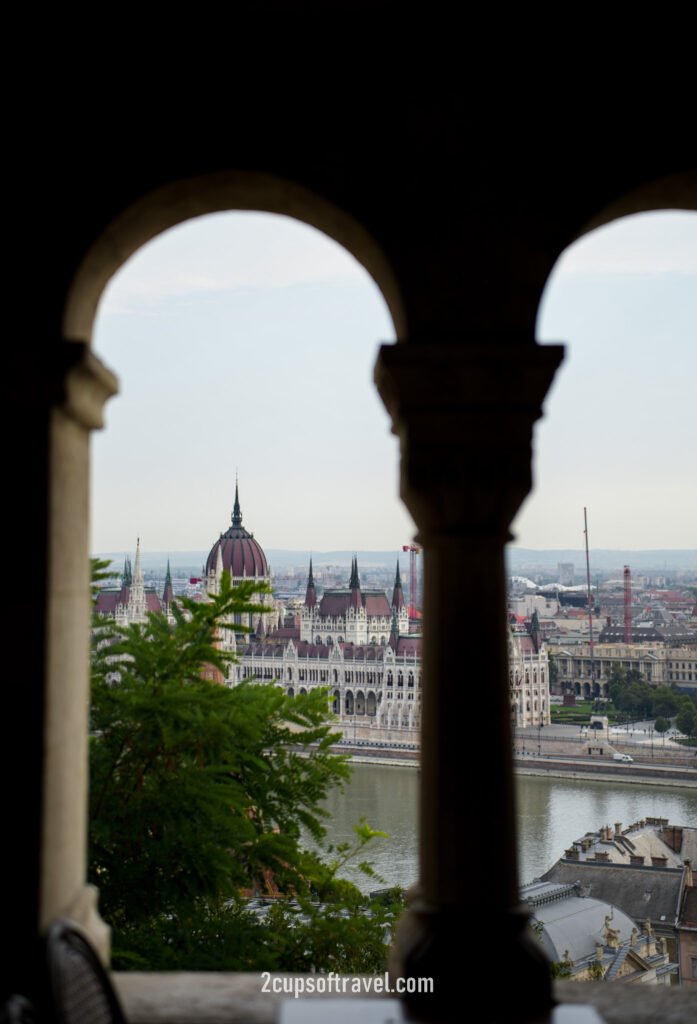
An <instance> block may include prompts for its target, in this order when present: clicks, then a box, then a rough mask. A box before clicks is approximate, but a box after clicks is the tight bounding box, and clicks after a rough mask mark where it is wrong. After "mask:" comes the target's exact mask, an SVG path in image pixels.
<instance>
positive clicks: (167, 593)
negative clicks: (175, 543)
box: [162, 558, 174, 611]
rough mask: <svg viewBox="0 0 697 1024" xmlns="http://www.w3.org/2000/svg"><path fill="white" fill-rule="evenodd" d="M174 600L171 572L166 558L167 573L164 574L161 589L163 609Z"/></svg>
mask: <svg viewBox="0 0 697 1024" xmlns="http://www.w3.org/2000/svg"><path fill="white" fill-rule="evenodd" d="M173 600H174V589H173V587H172V573H171V571H170V568H169V558H168V559H167V575H166V576H165V589H164V590H163V591H162V605H163V607H164V609H165V611H166V610H167V609H168V608H169V606H170V604H171V603H172V601H173Z"/></svg>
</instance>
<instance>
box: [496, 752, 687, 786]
mask: <svg viewBox="0 0 697 1024" xmlns="http://www.w3.org/2000/svg"><path fill="white" fill-rule="evenodd" d="M513 771H514V772H515V774H516V775H539V776H543V777H546V778H552V779H581V780H583V779H593V781H595V782H611V783H613V785H614V784H620V785H623V784H625V785H636V784H640V785H642V786H671V787H678V788H681V789H697V772H695V771H694V770H692V771H691V772H690V774H688V772H687V771H685V770H682V771H681V770H680V769H674V768H665V769H661V768H640V767H639V766H635V767H633V768H630V767H629V766H627V765H622V766H621V767H615V766H614V765H612V764H610V763H608V764H607V765H599V764H578V765H570V764H566V765H565V764H559V763H558V762H554V761H545V760H544V759H543V760H537V759H536V760H535V761H534V762H531V761H522V760H518V759H515V760H514V762H513Z"/></svg>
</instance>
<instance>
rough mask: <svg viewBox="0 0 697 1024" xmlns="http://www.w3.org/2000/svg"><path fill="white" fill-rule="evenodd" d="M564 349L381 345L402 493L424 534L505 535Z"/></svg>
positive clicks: (524, 489) (525, 486) (381, 374)
mask: <svg viewBox="0 0 697 1024" xmlns="http://www.w3.org/2000/svg"><path fill="white" fill-rule="evenodd" d="M563 353H564V350H563V346H561V345H546V346H539V345H535V344H511V343H510V342H503V343H491V344H483V343H482V342H481V341H476V342H474V343H471V344H469V343H468V344H465V343H463V344H459V345H458V344H452V345H450V344H443V343H437V344H433V345H426V344H422V343H418V344H412V343H406V344H400V345H383V346H382V347H381V349H380V352H379V355H378V359H377V363H376V366H375V383H376V385H377V388H378V391H379V392H380V395H381V397H382V400H383V402H384V403H385V406H386V408H387V410H388V412H389V413H390V415H391V416H392V421H393V430H394V433H396V434H397V435H398V437H399V439H400V447H401V453H402V472H401V494H402V498H403V499H404V501H405V502H406V504H407V506H408V507H409V509H410V511H411V513H412V515H413V516H414V519H415V521H416V523H417V525H418V527H419V531H420V536H421V539H422V541H425V538H426V536H427V535H446V534H452V533H455V534H460V533H467V532H469V533H487V534H493V535H497V536H505V535H506V531H507V529H508V525H509V523H510V521H511V519H512V518H513V516H514V515H515V513H516V511H517V509H518V507H519V506H520V504H521V502H522V501H523V499H524V498H525V496H526V495H527V493H528V491H529V490H530V482H531V479H530V455H531V440H532V428H533V424H534V422H535V420H537V419H538V418H539V417H540V415H541V412H542V401H543V399H544V397H545V395H546V393H547V390H548V388H549V386H550V384H551V382H552V379H553V377H554V374H555V372H556V369H557V367H558V366H559V364H560V362H561V360H562V358H563Z"/></svg>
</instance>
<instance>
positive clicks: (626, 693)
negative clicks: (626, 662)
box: [607, 662, 681, 718]
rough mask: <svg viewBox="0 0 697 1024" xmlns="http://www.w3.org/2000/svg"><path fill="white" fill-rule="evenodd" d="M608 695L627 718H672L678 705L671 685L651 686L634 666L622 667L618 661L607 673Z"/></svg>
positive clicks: (677, 699)
mask: <svg viewBox="0 0 697 1024" xmlns="http://www.w3.org/2000/svg"><path fill="white" fill-rule="evenodd" d="M607 680H608V684H607V690H608V695H609V697H610V699H611V701H612V703H613V704H614V706H615V708H617V710H618V711H621V712H623V713H624V714H625V715H626V716H627V718H631V717H634V718H657V717H663V718H672V717H673V716H674V715H676V714H677V712H678V710H679V707H680V699H681V698H680V696H679V695H678V693H677V692H676V690H675V688H674V687H670V686H666V685H665V683H663V684H662V685H661V686H656V687H653V686H651V684H650V683H648V682H647V681H646V680H645V679H644V678H643V677H642V675H641V673H640V672H638V671H637V670H636V669H629V670H628V671H625V670H624V669H623V668H622V666H621V665H619V664H618V663H617V662H615V664H613V665H612V666H611V668H610V670H609V671H608V673H607Z"/></svg>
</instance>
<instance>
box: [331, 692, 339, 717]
mask: <svg viewBox="0 0 697 1024" xmlns="http://www.w3.org/2000/svg"><path fill="white" fill-rule="evenodd" d="M331 699H332V712H333V714H335V715H339V714H341V693H340V692H339V690H334V692H333V693H332V698H331Z"/></svg>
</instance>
